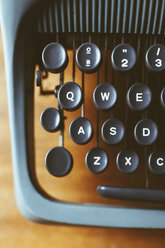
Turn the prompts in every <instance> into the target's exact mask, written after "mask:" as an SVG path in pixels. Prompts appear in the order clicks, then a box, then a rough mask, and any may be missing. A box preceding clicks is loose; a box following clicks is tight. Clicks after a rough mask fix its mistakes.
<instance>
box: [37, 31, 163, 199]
mask: <svg viewBox="0 0 165 248" xmlns="http://www.w3.org/2000/svg"><path fill="white" fill-rule="evenodd" d="M39 40H40V45H38V48H37V54H38V61H37V63H36V64H37V65H38V66H37V69H36V89H35V91H36V95H37V96H36V95H35V97H37V98H38V99H40V100H38V101H40V108H39V107H36V117H35V118H37V120H36V122H38V123H39V122H40V124H41V125H40V127H39V130H40V132H41V133H43V144H42V147H43V150H44V149H45V150H44V152H45V153H44V152H43V153H42V154H38V155H37V156H40V157H42V161H43V165H42V166H44V170H45V171H44V174H47V175H49V177H50V178H51V179H50V180H51V182H52V183H51V185H49V186H48V188H47V189H46V191H48V193H50V191H51V192H52V193H50V194H52V195H56V193H55V192H56V189H58V183H59V188H60V187H62V186H61V185H62V181H63V182H64V187H68V196H67V197H66V198H65V196H63V195H62V194H59V195H58V194H57V198H58V196H59V198H61V199H62V200H68V199H69V197H71V195H74V190H79V191H80V201H85V202H88V201H89V202H90V200H89V198H90V197H86V195H91V198H92V200H91V202H98V203H100V202H102V200H103V201H104V198H103V196H104V197H106V198H107V199H105V201H106V203H108V201H110V200H109V199H113V198H114V199H118V200H121V199H122V200H130V201H131V199H133V198H131V197H130V198H129V197H126V198H123V195H122V192H123V191H122V189H125V188H126V189H127V190H128V189H130V190H131V189H135V191H133V194H136V189H137V190H140V189H143V190H144V191H145V194H147V191H148V192H150V190H151V191H152V190H163V189H165V128H164V127H165V41H164V38H162V37H154V36H142V35H141V36H136V35H132V36H129V35H127V36H124V35H123V36H122V35H104V34H98V35H94V34H84V35H73V34H67V35H66V34H56V35H54V36H53V35H49V37H47V36H46V35H40V37H39V39H38V38H35V42H36V47H37V42H39ZM36 102H37V101H36ZM36 106H38V105H37V103H36ZM39 115H40V116H39ZM37 127H38V126H37ZM41 129H42V130H41ZM35 132H36V134H37V133H38V132H39V131H37V130H35ZM38 135H39V134H38ZM41 136H42V134H41ZM45 139H48V140H50V143H49V142H47V143H46V145H45V147H44V142H45V141H44V140H45ZM37 146H41V144H37V138H36V147H37ZM46 149H47V150H46ZM44 164H45V165H44ZM45 168H46V169H47V170H46V169H45ZM66 178H68V180H67V179H66ZM60 180H61V181H60ZM65 180H66V181H65ZM56 182H57V184H56ZM41 184H42V183H41ZM43 184H44V186H43V187H44V188H46V187H47V186H45V183H43ZM70 184H72V186H71V188H70ZM56 187H57V188H56ZM110 187H112V188H113V187H116V189H118V190H119V189H121V193H120V194H119V195H118V196H117V197H114V196H113V195H110V194H104V193H105V192H104V191H107V189H109V188H110ZM52 188H53V189H52ZM143 193H144V192H143ZM151 193H152V192H151ZM151 195H152V194H151ZM63 198H64V199H63ZM71 198H72V197H71ZM134 198H135V196H134ZM144 198H145V197H144V196H143V197H138V196H137V201H145V199H144ZM146 199H147V198H146ZM72 200H73V201H77V200H76V199H74V196H73V199H72ZM147 201H149V202H151V203H152V202H159V203H161V200H160V201H159V200H155V199H152V196H151V197H149V200H147Z"/></svg>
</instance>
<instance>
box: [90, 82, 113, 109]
mask: <svg viewBox="0 0 165 248" xmlns="http://www.w3.org/2000/svg"><path fill="white" fill-rule="evenodd" d="M116 99H117V93H116V90H115V88H114V87H113V86H112V85H111V84H110V83H106V82H104V83H101V84H99V85H97V87H96V88H95V90H94V92H93V101H94V104H95V105H96V107H97V108H98V109H100V110H109V109H110V108H112V107H113V106H114V104H115V102H116Z"/></svg>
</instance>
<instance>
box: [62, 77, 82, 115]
mask: <svg viewBox="0 0 165 248" xmlns="http://www.w3.org/2000/svg"><path fill="white" fill-rule="evenodd" d="M58 101H59V103H60V106H61V108H63V109H65V110H67V111H74V110H76V109H78V108H79V107H80V105H81V103H82V92H81V88H80V86H79V85H78V84H76V83H74V82H68V83H65V84H63V85H62V86H61V87H60V89H59V91H58Z"/></svg>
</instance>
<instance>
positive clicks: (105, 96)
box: [100, 92, 110, 101]
mask: <svg viewBox="0 0 165 248" xmlns="http://www.w3.org/2000/svg"><path fill="white" fill-rule="evenodd" d="M100 94H101V99H102V101H108V100H109V96H110V92H101V93H100Z"/></svg>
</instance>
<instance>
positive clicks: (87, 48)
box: [76, 42, 101, 73]
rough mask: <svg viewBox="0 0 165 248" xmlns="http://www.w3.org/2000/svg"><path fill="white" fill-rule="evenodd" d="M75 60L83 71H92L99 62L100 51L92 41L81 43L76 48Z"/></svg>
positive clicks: (97, 66)
mask: <svg viewBox="0 0 165 248" xmlns="http://www.w3.org/2000/svg"><path fill="white" fill-rule="evenodd" d="M76 62H77V65H78V67H79V69H80V70H81V71H82V72H85V73H93V72H95V71H97V70H98V68H99V66H100V64H101V52H100V49H99V47H98V46H97V45H95V44H94V43H92V42H86V43H83V44H82V45H81V46H80V47H79V48H78V50H77V53H76Z"/></svg>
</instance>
